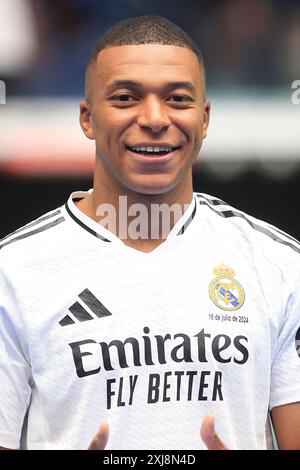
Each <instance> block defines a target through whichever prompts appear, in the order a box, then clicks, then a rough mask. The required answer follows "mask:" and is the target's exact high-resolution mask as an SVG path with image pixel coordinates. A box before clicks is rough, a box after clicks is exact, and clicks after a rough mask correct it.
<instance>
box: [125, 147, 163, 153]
mask: <svg viewBox="0 0 300 470" xmlns="http://www.w3.org/2000/svg"><path fill="white" fill-rule="evenodd" d="M130 148H131V149H132V150H134V151H136V152H149V153H150V152H151V153H154V152H171V151H172V147H158V146H157V147H156V146H155V147H150V146H149V147H130Z"/></svg>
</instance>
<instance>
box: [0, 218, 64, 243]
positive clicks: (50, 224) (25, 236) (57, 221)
mask: <svg viewBox="0 0 300 470" xmlns="http://www.w3.org/2000/svg"><path fill="white" fill-rule="evenodd" d="M64 221H65V218H64V217H60V218H59V219H55V220H53V221H52V222H50V223H49V224H46V225H42V226H41V227H39V228H37V229H35V230H31V231H29V232H26V233H22V234H21V235H19V236H18V237H15V238H12V239H10V240H7V241H6V242H4V243H1V244H0V250H1V248H3V247H5V246H7V245H10V244H11V243H14V242H16V241H19V240H23V239H24V238H28V237H31V235H35V234H37V233H40V232H43V231H44V230H48V229H49V228H51V227H54V226H55V225H58V224H60V223H61V222H64Z"/></svg>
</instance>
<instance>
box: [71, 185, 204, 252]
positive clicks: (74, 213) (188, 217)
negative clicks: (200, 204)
mask: <svg viewBox="0 0 300 470" xmlns="http://www.w3.org/2000/svg"><path fill="white" fill-rule="evenodd" d="M92 191H93V189H90V190H89V191H75V192H73V193H72V194H71V195H70V197H69V199H68V201H67V202H66V204H65V209H66V211H67V213H68V215H69V216H70V217H71V218H72V219H73V220H74V221H75V222H76V223H77V224H78V225H80V227H81V228H83V229H84V230H86V231H88V232H89V233H90V234H91V235H93V236H95V237H97V238H98V239H99V240H100V241H102V242H109V243H111V242H114V243H121V244H122V245H123V244H124V243H123V242H122V240H121V239H120V238H118V237H117V236H116V235H115V234H114V233H112V232H110V231H109V230H108V229H106V228H105V227H103V225H101V224H99V223H97V222H96V221H94V220H93V219H91V218H90V217H88V216H87V215H86V214H84V213H83V212H82V211H81V210H80V209H78V207H77V206H76V204H75V202H78V201H79V200H80V199H83V198H85V197H87V196H88V195H89V194H91V193H92ZM196 211H197V202H196V198H195V195H193V199H192V201H191V203H190V205H189V207H188V208H187V210H186V211H185V212H184V214H183V215H182V216H181V217H180V219H179V220H178V221H177V222H176V224H175V225H174V226H173V228H172V230H170V232H169V234H168V236H167V238H166V240H165V242H166V241H167V240H169V239H170V238H173V237H176V236H180V235H183V234H184V233H185V232H186V230H187V228H188V226H189V225H190V224H191V222H192V220H193V219H194V217H195V214H196ZM165 242H163V244H164V243H165Z"/></svg>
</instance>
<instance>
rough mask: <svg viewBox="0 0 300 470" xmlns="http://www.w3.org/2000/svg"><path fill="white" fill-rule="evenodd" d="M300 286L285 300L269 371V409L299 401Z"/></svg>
mask: <svg viewBox="0 0 300 470" xmlns="http://www.w3.org/2000/svg"><path fill="white" fill-rule="evenodd" d="M299 345H300V284H299V292H294V293H293V294H291V295H290V296H289V298H288V301H287V303H286V309H285V316H284V320H283V322H282V324H281V325H280V329H279V334H278V339H277V344H276V349H275V354H274V356H273V363H272V370H271V390H270V409H272V408H274V407H275V406H280V405H285V404H288V403H294V402H298V401H300V379H299V377H300V347H299Z"/></svg>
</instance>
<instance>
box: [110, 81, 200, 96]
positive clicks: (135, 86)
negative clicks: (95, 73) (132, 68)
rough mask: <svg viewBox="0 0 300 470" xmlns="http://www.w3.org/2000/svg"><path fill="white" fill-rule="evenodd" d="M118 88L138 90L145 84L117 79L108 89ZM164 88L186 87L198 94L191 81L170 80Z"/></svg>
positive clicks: (169, 89)
mask: <svg viewBox="0 0 300 470" xmlns="http://www.w3.org/2000/svg"><path fill="white" fill-rule="evenodd" d="M117 88H131V89H134V90H137V89H139V88H143V84H142V83H141V82H136V81H134V80H115V81H113V82H112V83H110V84H109V85H108V90H109V91H110V92H111V91H113V90H115V89H117ZM164 88H166V90H168V91H171V90H175V89H176V88H185V89H186V90H188V91H190V92H191V93H192V94H194V95H196V94H197V93H196V88H195V87H194V85H192V83H191V82H187V81H180V82H169V83H167V84H166V85H165V86H164Z"/></svg>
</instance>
